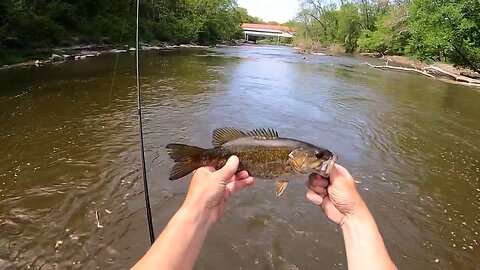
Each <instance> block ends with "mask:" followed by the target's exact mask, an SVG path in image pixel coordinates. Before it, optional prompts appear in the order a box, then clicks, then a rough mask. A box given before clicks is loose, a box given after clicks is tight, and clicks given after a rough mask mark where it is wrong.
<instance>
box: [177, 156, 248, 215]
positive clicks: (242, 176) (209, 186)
mask: <svg viewBox="0 0 480 270" xmlns="http://www.w3.org/2000/svg"><path fill="white" fill-rule="evenodd" d="M238 166H239V160H238V157H236V156H231V157H230V158H229V159H228V161H227V163H226V164H225V165H224V166H223V167H222V168H220V169H219V170H217V171H215V168H213V167H201V168H199V169H197V170H196V171H195V173H194V174H193V177H192V181H191V182H190V187H189V189H188V194H187V197H186V199H185V202H184V205H183V207H185V208H187V209H191V208H195V209H199V208H200V209H203V210H206V214H207V215H208V220H209V223H210V224H213V223H215V222H216V221H217V220H218V219H219V218H220V216H221V215H222V213H223V211H224V209H225V205H226V203H227V202H228V200H229V199H230V197H231V196H232V195H233V194H235V193H236V192H238V191H240V190H242V189H244V188H246V187H248V186H251V185H252V184H253V177H251V176H250V175H249V174H248V172H246V171H239V172H237V170H238Z"/></svg>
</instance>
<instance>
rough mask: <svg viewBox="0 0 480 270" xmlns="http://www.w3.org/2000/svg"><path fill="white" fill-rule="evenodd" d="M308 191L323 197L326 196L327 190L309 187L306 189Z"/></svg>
mask: <svg viewBox="0 0 480 270" xmlns="http://www.w3.org/2000/svg"><path fill="white" fill-rule="evenodd" d="M308 189H309V190H311V191H313V192H315V193H317V194H318V195H320V197H322V198H323V197H325V196H327V193H328V192H327V188H324V187H319V186H311V187H308Z"/></svg>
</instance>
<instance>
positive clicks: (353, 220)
mask: <svg viewBox="0 0 480 270" xmlns="http://www.w3.org/2000/svg"><path fill="white" fill-rule="evenodd" d="M372 221H373V222H375V221H374V220H373V216H372V214H371V213H370V211H369V210H368V208H367V206H366V205H365V204H364V203H363V202H362V203H361V204H359V205H357V207H356V209H355V211H353V212H352V213H350V214H347V215H345V218H344V219H343V221H342V223H341V224H340V227H341V228H342V230H343V231H344V232H345V231H349V230H352V229H355V228H360V227H363V226H364V225H365V224H370V223H372Z"/></svg>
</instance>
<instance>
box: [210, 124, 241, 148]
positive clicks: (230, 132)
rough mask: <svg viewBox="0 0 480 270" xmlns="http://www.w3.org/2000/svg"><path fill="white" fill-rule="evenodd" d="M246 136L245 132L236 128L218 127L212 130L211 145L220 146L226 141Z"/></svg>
mask: <svg viewBox="0 0 480 270" xmlns="http://www.w3.org/2000/svg"><path fill="white" fill-rule="evenodd" d="M246 136H247V134H246V133H245V132H243V131H241V130H239V129H237V128H232V127H225V128H218V129H215V130H214V131H213V136H212V137H213V138H212V145H213V147H220V146H222V145H223V144H224V143H226V142H229V141H231V140H235V139H238V138H241V137H246Z"/></svg>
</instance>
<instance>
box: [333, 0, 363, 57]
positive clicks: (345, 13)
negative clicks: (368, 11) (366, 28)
mask: <svg viewBox="0 0 480 270" xmlns="http://www.w3.org/2000/svg"><path fill="white" fill-rule="evenodd" d="M337 18H338V24H337V25H338V29H337V35H336V37H337V40H338V41H339V42H340V44H341V45H343V47H344V48H345V52H348V53H349V52H353V51H354V50H355V49H356V48H357V40H358V37H359V36H360V16H359V14H358V9H357V7H356V6H355V5H354V4H344V5H342V6H341V7H340V10H338V11H337Z"/></svg>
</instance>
